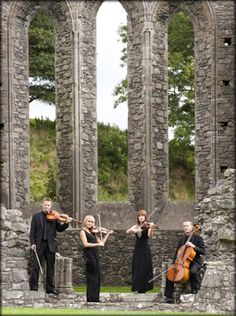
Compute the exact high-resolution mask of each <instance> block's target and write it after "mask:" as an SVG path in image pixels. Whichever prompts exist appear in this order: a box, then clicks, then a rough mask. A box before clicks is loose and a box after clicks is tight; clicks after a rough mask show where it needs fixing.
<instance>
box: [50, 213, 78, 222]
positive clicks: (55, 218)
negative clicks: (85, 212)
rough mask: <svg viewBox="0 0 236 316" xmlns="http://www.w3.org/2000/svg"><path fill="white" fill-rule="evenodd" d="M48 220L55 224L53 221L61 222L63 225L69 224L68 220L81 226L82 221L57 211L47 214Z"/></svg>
mask: <svg viewBox="0 0 236 316" xmlns="http://www.w3.org/2000/svg"><path fill="white" fill-rule="evenodd" d="M46 218H47V220H48V221H50V222H53V221H60V222H62V223H65V222H67V221H68V220H70V221H75V222H76V223H77V224H81V221H79V220H77V219H75V218H72V217H70V216H69V215H67V214H60V213H58V212H57V211H51V212H50V213H47V214H46Z"/></svg>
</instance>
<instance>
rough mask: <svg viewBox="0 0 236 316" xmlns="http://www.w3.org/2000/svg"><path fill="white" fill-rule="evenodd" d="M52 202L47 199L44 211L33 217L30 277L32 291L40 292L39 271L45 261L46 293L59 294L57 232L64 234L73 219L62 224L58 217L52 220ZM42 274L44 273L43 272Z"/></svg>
mask: <svg viewBox="0 0 236 316" xmlns="http://www.w3.org/2000/svg"><path fill="white" fill-rule="evenodd" d="M51 207H52V201H51V199H49V198H45V199H44V200H43V204H42V211H41V212H39V213H36V214H34V215H33V217H32V220H31V226H30V244H31V249H32V250H33V251H34V254H35V255H34V256H33V262H32V271H31V277H30V290H31V291H37V290H38V279H39V269H40V270H41V271H42V267H41V264H42V261H43V259H45V261H46V265H47V269H46V270H47V275H46V285H45V287H46V293H47V294H50V293H52V294H55V295H57V294H58V290H57V289H55V286H54V266H55V253H56V252H57V239H56V232H63V231H64V230H65V229H67V228H68V226H69V225H68V223H69V222H71V219H70V218H69V217H68V218H66V219H65V221H64V222H63V223H62V222H60V221H59V220H58V218H57V217H55V218H53V219H51V217H50V216H51V214H54V213H55V211H52V210H51ZM41 273H42V272H41Z"/></svg>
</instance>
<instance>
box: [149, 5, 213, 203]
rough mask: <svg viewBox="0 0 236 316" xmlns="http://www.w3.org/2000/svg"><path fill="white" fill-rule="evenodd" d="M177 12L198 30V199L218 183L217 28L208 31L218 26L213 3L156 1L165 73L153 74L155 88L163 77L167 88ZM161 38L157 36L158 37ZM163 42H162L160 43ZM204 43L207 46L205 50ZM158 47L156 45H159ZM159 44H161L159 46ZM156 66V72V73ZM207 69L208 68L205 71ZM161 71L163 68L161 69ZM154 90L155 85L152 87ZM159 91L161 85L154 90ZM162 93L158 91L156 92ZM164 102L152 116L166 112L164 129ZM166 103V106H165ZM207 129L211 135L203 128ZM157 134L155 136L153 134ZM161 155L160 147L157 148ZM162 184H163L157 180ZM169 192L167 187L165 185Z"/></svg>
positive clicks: (154, 16)
mask: <svg viewBox="0 0 236 316" xmlns="http://www.w3.org/2000/svg"><path fill="white" fill-rule="evenodd" d="M177 11H184V12H185V13H186V14H187V15H188V16H189V17H190V18H191V20H192V22H193V25H194V30H195V49H196V51H195V61H196V102H195V120H196V127H195V129H196V185H195V186H196V200H197V201H199V200H201V199H202V198H203V196H204V195H205V194H206V192H207V190H208V189H209V188H210V187H211V186H212V185H214V184H215V182H216V180H217V177H216V148H215V146H216V129H215V119H216V113H215V111H216V110H215V107H216V104H215V84H216V83H215V81H214V78H215V65H214V63H215V56H214V50H215V46H216V43H215V28H213V31H212V34H211V35H210V36H209V30H212V26H215V24H216V23H215V18H214V15H213V14H212V10H211V6H210V4H208V3H206V4H205V3H203V2H198V3H196V2H192V3H186V2H184V1H183V2H178V3H176V2H175V3H171V2H170V3H167V2H156V5H155V6H154V7H153V12H152V15H151V16H152V20H153V28H154V30H155V35H154V37H153V38H154V41H155V38H156V41H158V40H160V38H163V43H164V44H163V43H162V47H163V48H164V49H163V54H161V59H162V58H163V56H165V57H164V59H163V60H161V62H159V65H158V62H157V63H156V65H158V66H156V65H155V66H153V67H155V68H156V67H158V68H159V66H160V63H161V64H162V65H165V67H164V68H162V71H164V72H165V75H163V77H162V78H160V76H153V80H154V82H153V83H154V87H155V86H156V85H157V84H158V83H157V82H158V81H160V80H163V81H164V82H165V83H166V87H167V67H166V66H167V43H166V42H167V40H166V38H167V32H168V21H169V19H170V18H171V17H172V16H173V14H175V13H176V12H177ZM157 37H158V38H157ZM159 45H161V43H159ZM203 46H204V49H203ZM156 47H157V46H156ZM159 47H160V46H159ZM153 54H154V55H157V54H159V56H160V49H158V51H157V50H156V49H155V48H153ZM155 68H153V72H155ZM206 69H207V71H206ZM159 72H160V73H161V71H159ZM153 89H154V88H153ZM155 90H156V92H157V91H158V88H157V89H155ZM157 93H159V91H158V92H157ZM163 98H165V100H162V101H164V102H159V104H158V103H157V104H156V105H155V107H156V110H154V109H153V117H155V115H156V114H155V112H157V111H158V109H159V110H160V107H161V109H162V111H163V113H164V123H163V124H164V125H163V127H162V128H161V129H162V130H166V122H167V98H166V97H164V96H163ZM163 104H164V107H163ZM206 130H207V131H208V134H206V132H204V131H206ZM154 137H155V136H154ZM158 137H159V135H156V138H157V139H158ZM156 153H157V156H158V150H157V151H156ZM165 168H166V172H165V176H166V178H168V165H167V164H166V165H165ZM209 171H210V172H209ZM156 178H157V179H158V178H159V179H162V178H163V174H159V173H158V171H156ZM167 181H168V180H167ZM157 187H160V188H161V186H160V183H157ZM164 191H167V188H164Z"/></svg>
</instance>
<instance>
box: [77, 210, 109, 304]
mask: <svg viewBox="0 0 236 316" xmlns="http://www.w3.org/2000/svg"><path fill="white" fill-rule="evenodd" d="M94 225H95V219H94V217H93V216H92V215H86V216H85V218H84V221H83V227H82V229H81V231H80V240H81V241H82V244H83V246H84V247H83V256H84V260H85V267H86V283H87V295H86V296H87V302H100V300H99V293H100V262H99V254H98V249H97V247H99V246H100V247H103V246H104V244H105V242H106V240H107V238H108V236H109V234H110V232H109V231H108V232H107V234H106V235H105V237H104V238H103V239H102V240H101V239H100V238H99V237H98V236H97V234H95V233H94V232H93V228H94Z"/></svg>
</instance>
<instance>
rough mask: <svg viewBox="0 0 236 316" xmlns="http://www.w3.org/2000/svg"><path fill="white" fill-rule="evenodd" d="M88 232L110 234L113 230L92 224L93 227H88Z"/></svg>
mask: <svg viewBox="0 0 236 316" xmlns="http://www.w3.org/2000/svg"><path fill="white" fill-rule="evenodd" d="M90 232H91V233H92V234H100V233H103V234H107V233H110V234H112V233H113V230H109V229H107V228H104V227H96V226H94V227H91V228H90Z"/></svg>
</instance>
